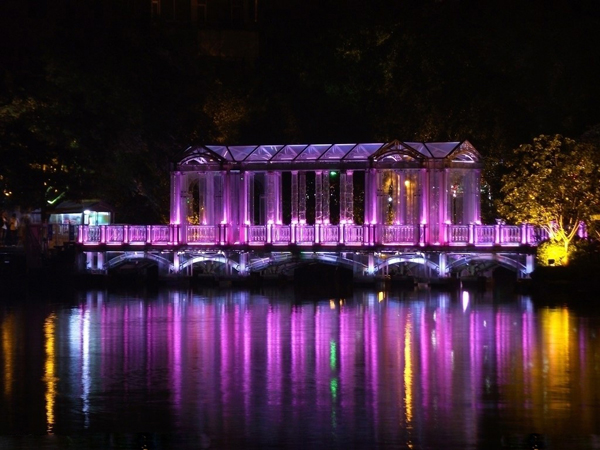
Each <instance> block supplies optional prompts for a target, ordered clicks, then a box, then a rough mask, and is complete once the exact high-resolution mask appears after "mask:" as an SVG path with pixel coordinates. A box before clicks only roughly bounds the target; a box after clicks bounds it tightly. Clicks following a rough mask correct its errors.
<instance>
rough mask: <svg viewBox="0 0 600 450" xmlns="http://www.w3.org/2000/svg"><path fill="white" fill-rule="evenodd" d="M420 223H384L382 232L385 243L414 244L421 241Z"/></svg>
mask: <svg viewBox="0 0 600 450" xmlns="http://www.w3.org/2000/svg"><path fill="white" fill-rule="evenodd" d="M417 230H418V225H384V226H383V233H382V243H383V244H387V245H390V244H412V245H415V244H417V243H418V242H419V238H418V234H417Z"/></svg>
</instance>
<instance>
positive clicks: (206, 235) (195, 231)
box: [187, 225, 219, 244]
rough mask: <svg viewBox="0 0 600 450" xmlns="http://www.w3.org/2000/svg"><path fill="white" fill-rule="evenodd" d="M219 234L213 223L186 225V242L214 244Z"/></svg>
mask: <svg viewBox="0 0 600 450" xmlns="http://www.w3.org/2000/svg"><path fill="white" fill-rule="evenodd" d="M218 236H219V234H218V231H217V227H216V226H214V225H188V226H187V243H188V244H216V243H217V238H218Z"/></svg>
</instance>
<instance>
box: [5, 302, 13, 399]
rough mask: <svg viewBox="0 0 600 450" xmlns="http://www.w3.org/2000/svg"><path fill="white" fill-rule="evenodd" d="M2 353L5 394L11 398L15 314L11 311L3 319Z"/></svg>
mask: <svg viewBox="0 0 600 450" xmlns="http://www.w3.org/2000/svg"><path fill="white" fill-rule="evenodd" d="M2 353H3V355H4V396H5V397H6V398H10V396H11V395H12V388H13V383H14V358H15V316H14V314H13V313H9V314H8V315H7V316H6V317H5V318H4V320H3V321H2Z"/></svg>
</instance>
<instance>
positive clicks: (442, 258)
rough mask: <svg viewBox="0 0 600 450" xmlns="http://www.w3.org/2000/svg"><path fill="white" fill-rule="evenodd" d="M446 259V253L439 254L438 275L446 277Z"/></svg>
mask: <svg viewBox="0 0 600 450" xmlns="http://www.w3.org/2000/svg"><path fill="white" fill-rule="evenodd" d="M447 264H448V261H447V258H446V254H445V253H440V255H439V266H440V273H439V275H440V277H446V276H448V267H447Z"/></svg>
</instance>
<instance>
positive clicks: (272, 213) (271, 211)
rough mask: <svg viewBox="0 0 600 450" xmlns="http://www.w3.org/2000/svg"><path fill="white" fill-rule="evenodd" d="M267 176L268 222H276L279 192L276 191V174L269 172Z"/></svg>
mask: <svg viewBox="0 0 600 450" xmlns="http://www.w3.org/2000/svg"><path fill="white" fill-rule="evenodd" d="M265 175H266V177H265V184H266V192H265V194H266V197H267V198H266V202H267V205H266V207H267V211H266V212H267V217H266V219H267V224H268V223H275V222H276V220H277V193H276V188H277V186H276V174H275V173H274V172H267V173H266V174H265Z"/></svg>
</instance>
